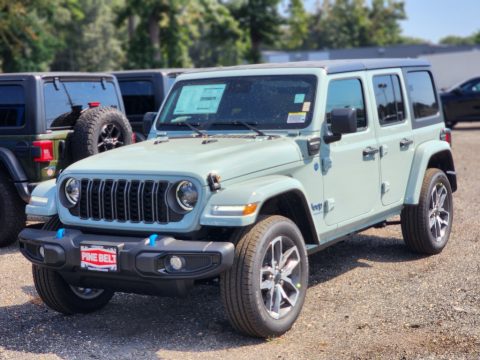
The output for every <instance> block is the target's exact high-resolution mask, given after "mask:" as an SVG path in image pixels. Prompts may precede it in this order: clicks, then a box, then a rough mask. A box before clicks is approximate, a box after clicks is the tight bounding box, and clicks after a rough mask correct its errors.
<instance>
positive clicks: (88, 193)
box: [78, 179, 183, 224]
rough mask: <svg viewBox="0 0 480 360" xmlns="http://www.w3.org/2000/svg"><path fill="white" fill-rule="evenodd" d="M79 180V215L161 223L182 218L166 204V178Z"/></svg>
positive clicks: (96, 218) (102, 218)
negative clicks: (153, 179) (157, 179)
mask: <svg viewBox="0 0 480 360" xmlns="http://www.w3.org/2000/svg"><path fill="white" fill-rule="evenodd" d="M80 184H81V188H80V202H79V205H78V215H79V216H80V218H82V219H93V220H107V221H113V220H117V221H131V222H144V223H155V222H157V223H163V224H165V223H168V222H176V221H180V220H181V219H182V218H183V215H181V214H177V213H175V212H174V211H173V210H172V209H170V208H169V206H168V203H167V200H166V192H167V189H168V185H169V183H168V181H151V180H146V181H140V180H111V179H107V180H100V179H93V180H91V179H82V180H81V182H80Z"/></svg>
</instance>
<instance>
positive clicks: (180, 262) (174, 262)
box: [169, 255, 185, 271]
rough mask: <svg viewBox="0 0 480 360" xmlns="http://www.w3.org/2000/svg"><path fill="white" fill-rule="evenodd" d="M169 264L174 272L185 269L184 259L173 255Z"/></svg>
mask: <svg viewBox="0 0 480 360" xmlns="http://www.w3.org/2000/svg"><path fill="white" fill-rule="evenodd" d="M169 263H170V267H171V268H172V270H175V271H179V270H181V269H182V268H183V267H184V265H185V259H184V258H183V257H180V256H176V255H173V256H170V260H169Z"/></svg>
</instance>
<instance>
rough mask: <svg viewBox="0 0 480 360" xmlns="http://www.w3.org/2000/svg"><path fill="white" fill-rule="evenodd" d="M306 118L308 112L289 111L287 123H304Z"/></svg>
mask: <svg viewBox="0 0 480 360" xmlns="http://www.w3.org/2000/svg"><path fill="white" fill-rule="evenodd" d="M306 119H307V113H306V112H294V113H288V118H287V124H303V123H304V122H305V120H306Z"/></svg>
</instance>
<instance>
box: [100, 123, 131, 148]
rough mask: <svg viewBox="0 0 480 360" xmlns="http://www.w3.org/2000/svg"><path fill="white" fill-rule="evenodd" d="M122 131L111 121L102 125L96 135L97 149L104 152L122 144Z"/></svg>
mask: <svg viewBox="0 0 480 360" xmlns="http://www.w3.org/2000/svg"><path fill="white" fill-rule="evenodd" d="M124 143H125V142H124V139H123V133H122V131H121V130H120V129H119V128H118V127H117V126H116V125H115V124H113V123H110V124H105V125H103V126H102V130H101V131H100V135H99V136H98V145H97V148H98V151H99V152H104V151H107V150H111V149H114V148H117V147H120V146H122V145H124Z"/></svg>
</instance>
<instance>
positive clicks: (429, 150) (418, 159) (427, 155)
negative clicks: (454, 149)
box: [404, 140, 455, 205]
mask: <svg viewBox="0 0 480 360" xmlns="http://www.w3.org/2000/svg"><path fill="white" fill-rule="evenodd" d="M444 151H448V152H449V153H451V149H450V145H449V144H448V143H447V142H446V141H441V140H431V141H427V142H424V143H423V144H420V145H419V146H418V147H417V149H416V150H415V155H414V157H413V162H412V167H411V169H410V176H409V179H408V184H407V190H406V192H405V201H404V203H405V204H406V205H417V204H418V202H419V199H420V191H421V188H422V183H423V177H424V174H425V171H426V170H427V167H428V163H429V162H430V159H431V158H432V156H434V155H435V154H438V153H441V152H444ZM451 170H452V171H453V173H454V172H455V169H451Z"/></svg>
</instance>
